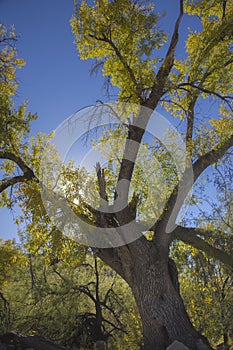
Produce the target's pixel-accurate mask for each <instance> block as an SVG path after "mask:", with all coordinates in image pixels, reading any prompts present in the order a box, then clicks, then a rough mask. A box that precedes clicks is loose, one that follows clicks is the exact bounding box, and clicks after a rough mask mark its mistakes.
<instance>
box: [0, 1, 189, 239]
mask: <svg viewBox="0 0 233 350" xmlns="http://www.w3.org/2000/svg"><path fill="white" fill-rule="evenodd" d="M154 3H155V7H156V8H157V9H158V10H159V12H160V13H161V14H163V13H166V14H167V16H166V17H164V18H163V19H162V20H161V24H160V26H161V28H163V29H164V30H165V31H166V32H168V33H169V32H170V33H171V32H172V29H173V26H174V22H175V20H176V17H177V15H178V11H179V1H178V0H163V1H159V0H158V1H154ZM72 13H73V0H40V1H38V0H0V20H1V23H3V24H4V25H6V26H8V27H9V26H10V25H12V24H14V26H15V29H16V33H17V35H18V37H19V39H18V43H17V48H18V52H19V57H21V58H23V59H24V60H25V61H26V65H25V66H24V67H23V68H22V69H21V70H20V71H19V72H18V80H19V83H20V84H19V89H18V93H17V96H16V99H15V103H16V105H20V104H21V103H22V102H23V101H25V100H27V101H28V111H30V112H32V113H37V115H38V120H37V121H34V122H33V123H32V134H36V133H38V132H42V133H49V132H51V131H52V130H54V129H56V127H57V126H58V125H59V124H60V123H61V122H63V121H64V120H65V119H66V118H67V117H69V116H70V115H72V114H73V113H74V112H76V111H77V110H79V109H81V108H84V107H86V106H89V105H93V104H95V103H96V101H97V100H102V101H105V102H107V101H108V99H107V98H106V94H105V90H104V88H103V80H102V78H101V76H100V75H99V76H97V77H95V76H90V68H91V65H92V61H91V60H89V61H81V60H80V59H79V57H78V54H77V51H76V48H75V45H74V43H73V41H74V38H73V35H72V33H71V28H70V24H69V20H70V18H71V16H72ZM192 25H195V19H194V18H193V19H191V22H190V19H187V17H185V18H184V19H183V22H182V28H181V33H182V34H181V44H180V45H179V47H178V52H177V54H178V55H180V56H182V55H183V54H184V38H185V36H186V35H187V33H188V27H189V26H192ZM15 235H16V226H15V224H14V223H13V218H12V213H9V212H8V211H7V209H0V237H3V238H5V239H6V238H11V237H14V236H15Z"/></svg>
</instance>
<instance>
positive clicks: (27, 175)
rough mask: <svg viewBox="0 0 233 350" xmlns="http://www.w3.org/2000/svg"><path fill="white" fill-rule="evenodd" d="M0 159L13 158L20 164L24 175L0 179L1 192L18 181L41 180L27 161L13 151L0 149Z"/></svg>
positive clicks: (12, 159)
mask: <svg viewBox="0 0 233 350" xmlns="http://www.w3.org/2000/svg"><path fill="white" fill-rule="evenodd" d="M0 159H7V160H11V161H12V162H14V163H15V164H16V165H18V166H19V168H20V169H21V170H22V172H23V175H19V176H13V177H10V178H5V179H2V180H1V181H0V193H1V192H3V191H4V190H5V189H7V188H8V187H9V186H13V185H15V184H16V183H20V182H21V183H22V182H26V181H28V180H32V179H35V180H36V182H39V180H38V179H37V177H36V176H35V174H34V172H33V171H32V169H31V168H29V167H28V166H27V165H26V163H25V162H24V161H23V160H22V158H21V157H19V156H16V155H15V154H14V153H12V152H3V151H0Z"/></svg>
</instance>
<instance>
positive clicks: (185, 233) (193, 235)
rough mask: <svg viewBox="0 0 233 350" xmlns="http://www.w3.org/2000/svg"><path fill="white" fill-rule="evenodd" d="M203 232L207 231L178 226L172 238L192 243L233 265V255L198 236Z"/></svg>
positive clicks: (213, 256) (209, 254)
mask: <svg viewBox="0 0 233 350" xmlns="http://www.w3.org/2000/svg"><path fill="white" fill-rule="evenodd" d="M203 233H205V231H204V230H201V229H198V228H190V227H181V226H178V227H177V228H176V229H175V230H174V231H173V233H172V240H175V239H178V240H181V241H182V242H184V243H186V244H190V245H192V246H193V247H194V248H197V249H199V250H202V251H203V252H205V253H206V254H207V255H208V256H210V257H212V258H215V259H217V260H219V261H221V262H222V263H224V264H225V265H228V266H230V267H233V257H232V256H231V255H228V254H227V253H226V252H224V251H223V250H221V249H218V248H215V247H213V246H212V245H210V244H209V243H207V242H206V241H204V240H203V239H202V238H200V237H198V235H202V234H203Z"/></svg>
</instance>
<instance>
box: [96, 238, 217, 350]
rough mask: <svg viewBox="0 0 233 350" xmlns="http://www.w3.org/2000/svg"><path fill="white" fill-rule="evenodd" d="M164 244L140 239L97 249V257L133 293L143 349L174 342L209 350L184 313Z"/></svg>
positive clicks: (173, 267) (159, 348) (158, 349)
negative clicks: (140, 325) (140, 324)
mask: <svg viewBox="0 0 233 350" xmlns="http://www.w3.org/2000/svg"><path fill="white" fill-rule="evenodd" d="M158 236H159V235H158V232H157V237H158ZM168 245H169V244H167V242H165V241H164V242H163V241H162V240H160V239H158V240H157V242H149V241H147V240H146V239H145V238H144V237H141V239H139V240H137V241H135V242H132V243H131V244H129V245H126V246H122V247H119V248H115V249H107V250H98V251H97V254H98V255H99V257H100V258H101V259H102V260H104V261H105V262H106V263H107V264H108V265H109V266H111V267H112V268H113V269H115V270H116V271H117V272H118V273H119V274H120V275H121V276H122V277H123V278H124V279H125V281H126V282H127V283H128V284H129V286H130V288H131V290H132V292H133V295H134V297H135V300H136V303H137V306H138V310H139V313H140V316H141V321H142V327H143V343H144V345H143V347H142V349H143V350H165V349H166V348H167V347H168V346H169V345H170V344H171V343H173V342H174V341H175V340H177V341H179V342H181V343H183V344H184V345H186V346H187V347H188V348H189V349H191V350H202V349H203V350H204V349H205V350H206V349H211V347H210V346H209V345H208V341H207V340H206V339H205V338H204V337H203V336H202V335H201V334H200V333H199V332H197V330H196V329H195V328H194V327H193V325H192V323H191V322H190V319H189V316H188V314H187V312H186V310H185V307H184V303H183V300H182V298H181V295H180V292H179V281H178V272H177V268H176V265H175V263H174V261H173V260H171V259H169V257H168ZM205 345H206V346H205Z"/></svg>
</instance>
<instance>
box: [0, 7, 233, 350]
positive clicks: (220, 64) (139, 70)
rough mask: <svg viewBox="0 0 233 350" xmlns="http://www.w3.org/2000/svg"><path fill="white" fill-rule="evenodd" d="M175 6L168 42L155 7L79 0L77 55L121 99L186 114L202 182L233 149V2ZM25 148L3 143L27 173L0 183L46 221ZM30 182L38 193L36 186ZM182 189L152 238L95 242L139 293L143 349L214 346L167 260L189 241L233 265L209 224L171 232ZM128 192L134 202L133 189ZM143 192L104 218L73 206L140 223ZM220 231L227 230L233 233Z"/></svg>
mask: <svg viewBox="0 0 233 350" xmlns="http://www.w3.org/2000/svg"><path fill="white" fill-rule="evenodd" d="M177 7H179V15H178V18H177V21H176V22H175V23H174V31H173V33H171V39H170V40H169V41H168V43H167V44H165V43H166V36H165V35H164V33H163V32H162V31H161V30H160V29H159V26H158V16H157V15H156V14H154V12H153V11H154V10H153V7H152V5H150V4H146V3H145V2H142V3H141V2H139V1H138V2H137V1H131V0H127V1H122V0H116V1H106V0H101V1H100V0H99V1H95V2H94V3H93V5H89V3H86V2H82V4H81V5H80V6H77V7H76V11H75V14H74V15H73V17H72V20H71V25H72V30H73V33H74V36H75V41H76V44H77V49H78V52H79V56H80V58H81V59H89V58H95V59H96V60H97V64H98V66H99V67H101V68H102V74H103V76H106V77H107V78H108V81H109V82H110V83H111V84H112V85H113V86H116V87H117V88H118V89H119V94H118V100H119V101H121V102H127V103H136V104H138V105H139V106H143V107H146V108H149V109H150V110H151V111H153V110H155V109H156V108H157V107H158V106H160V105H163V106H164V107H165V108H166V109H167V110H168V111H170V113H171V114H172V115H173V116H174V117H178V118H180V121H181V124H182V130H183V131H184V130H185V142H186V153H187V155H188V156H189V157H190V158H191V160H192V170H193V180H194V183H198V181H199V179H200V176H201V174H202V173H203V172H204V171H207V170H208V169H209V167H211V165H213V164H216V163H218V162H221V159H222V158H223V157H224V155H225V154H226V152H228V151H229V150H230V148H231V147H232V145H233V132H232V128H233V119H232V106H231V102H232V98H233V97H232V92H233V87H232V75H233V74H232V67H233V53H232V38H233V26H232V20H233V8H232V6H231V4H230V2H229V1H221V0H213V1H205V0H200V1H195V2H193V1H182V0H180V1H177ZM184 15H185V16H193V15H195V16H196V17H197V18H198V20H199V22H200V23H199V27H198V28H194V29H193V30H192V31H191V32H190V34H189V35H188V37H187V41H186V42H185V43H184V45H185V47H186V55H185V58H184V59H178V58H176V49H177V45H178V43H179V30H180V26H181V23H182V17H183V16H184ZM163 44H164V45H167V49H166V53H165V55H163V54H162V52H164V47H163V50H162V51H161V54H160V51H159V50H160V49H161V46H162V45H163ZM165 47H166V46H165ZM213 101H216V104H215V108H213V109H212V114H210V113H209V109H208V108H209V106H211V105H212V104H213ZM150 117H151V113H146V114H145V113H144V114H143V115H142V114H140V113H139V114H137V116H136V120H137V122H138V123H139V122H140V125H141V126H142V127H141V128H137V127H136V126H135V123H130V121H129V122H128V126H127V134H126V141H127V142H126V143H125V149H124V153H123V155H122V158H121V159H120V162H119V164H120V165H119V167H118V168H117V170H118V173H117V178H118V180H122V179H123V180H128V181H129V183H130V182H131V181H133V178H134V174H135V172H136V170H135V163H134V162H132V161H130V160H128V159H127V156H126V155H127V154H128V152H129V149H128V147H129V145H130V142H129V141H135V142H137V143H138V144H139V145H140V144H142V140H143V136H144V132H145V129H146V126H147V124H148V122H149V120H150ZM16 141H17V140H16ZM24 147H25V148H26V146H24ZM27 147H28V146H27ZM138 149H139V147H136V148H133V149H132V150H130V151H131V152H132V153H133V159H136V158H137V155H138ZM157 149H158V147H157ZM37 150H38V149H37ZM28 153H29V152H22V147H21V149H20V148H18V152H16V153H15V150H14V148H8V146H7V145H6V143H4V142H3V143H2V144H1V153H0V157H1V158H2V159H7V160H9V161H10V162H11V163H13V164H14V165H17V167H18V168H20V169H21V172H22V174H21V175H20V176H13V175H12V176H11V177H10V178H5V179H4V180H3V181H2V183H1V186H0V189H1V191H4V190H5V189H7V188H10V187H11V186H12V185H14V184H18V185H14V188H15V189H16V190H17V191H18V193H21V196H22V198H28V197H30V198H29V199H28V201H25V202H26V203H27V205H28V206H29V204H30V203H29V202H30V200H31V198H33V200H31V203H33V205H31V207H33V208H32V209H30V210H31V211H32V213H33V215H34V218H35V215H42V216H44V218H45V217H46V213H44V212H43V206H40V204H39V187H38V179H37V168H36V167H35V162H34V163H33V161H32V160H33V154H32V153H30V154H28ZM37 161H38V159H37ZM187 167H188V165H187ZM11 170H12V169H11ZM98 170H99V171H98V180H99V187H100V195H101V196H102V198H104V199H105V200H107V199H108V189H107V186H105V185H108V184H109V183H108V182H106V181H105V171H104V170H105V169H98ZM186 170H188V169H186ZM76 174H77V175H78V173H76ZM72 175H74V172H73V174H72ZM185 175H186V171H185V172H184V176H183V178H182V179H181V180H180V182H181V183H182V181H183V182H184V181H186V178H185ZM106 176H107V171H106ZM72 179H74V177H73V176H72ZM81 180H82V179H80V181H81ZM103 185H104V186H103ZM190 186H191V185H190ZM32 188H36V189H37V191H35V190H34V192H33V191H32ZM178 188H179V182H177V181H174V182H173V185H172V186H171V188H170V190H169V191H168V193H169V197H168V198H167V200H166V205H165V206H164V209H163V212H162V213H161V215H160V216H159V219H158V220H157V222H156V223H155V224H154V225H153V226H152V227H151V228H150V234H147V235H146V234H142V235H141V237H140V238H139V239H137V240H135V241H133V242H131V243H128V244H125V245H122V246H119V247H110V248H105V249H101V248H93V251H94V252H95V254H97V255H98V256H99V257H100V258H101V259H102V260H103V261H104V262H105V263H106V264H108V265H109V266H111V267H112V268H113V269H114V270H115V271H116V272H117V273H118V274H119V275H120V276H121V277H122V278H123V279H124V280H125V281H126V282H127V283H128V285H129V286H130V288H131V290H132V293H133V295H134V298H135V300H136V303H137V306H138V310H139V313H140V316H141V321H142V326H143V346H142V349H158V350H161V349H166V347H167V346H168V345H169V344H171V343H172V342H173V341H174V340H178V341H181V342H182V343H184V344H185V345H186V346H188V347H189V348H190V349H193V350H195V349H199V348H200V346H201V343H206V347H207V348H210V346H209V345H207V344H208V342H207V341H206V340H205V339H204V338H203V337H202V335H201V334H200V333H199V332H198V331H197V330H196V329H195V327H194V326H193V325H192V323H191V322H190V319H189V316H188V314H187V312H186V310H185V307H184V303H183V300H182V298H181V296H180V291H179V282H178V274H177V269H176V265H175V263H174V261H173V260H172V259H171V258H170V257H169V248H170V247H171V244H172V242H173V241H175V240H180V241H183V242H184V243H186V244H189V245H192V246H193V247H194V248H196V249H198V250H200V251H203V252H205V254H207V255H208V256H210V257H211V258H213V259H215V260H218V261H220V262H222V263H223V264H226V265H228V266H230V267H232V265H233V259H232V257H231V255H230V254H229V252H228V251H225V250H224V249H221V247H219V246H218V245H217V244H216V243H215V241H211V239H209V237H211V235H212V234H216V232H212V231H211V228H210V227H208V228H207V229H206V228H203V227H202V226H200V227H198V226H196V227H193V226H192V227H189V226H187V225H186V226H183V227H182V226H180V225H178V226H177V227H176V228H175V229H174V230H173V231H172V232H167V223H168V222H169V219H170V218H171V215H173V214H174V208H175V206H176V203H177V195H178ZM35 193H38V195H37V196H36V195H35ZM115 193H116V191H115ZM117 195H118V196H120V195H121V193H116V196H117ZM123 195H124V197H125V196H126V197H127V199H128V193H126V195H125V193H124V194H123ZM35 197H36V198H35ZM138 198H139V197H138V196H137V195H135V196H133V198H132V199H131V201H130V202H129V204H128V205H127V206H126V207H125V208H124V209H123V210H122V211H121V212H119V213H112V214H111V215H109V214H108V216H104V215H101V217H99V213H98V211H95V212H93V210H91V208H90V207H88V205H87V204H85V202H82V206H81V205H80V206H78V205H77V206H76V209H75V210H76V214H77V215H80V216H82V217H83V218H84V217H86V220H88V221H89V222H91V221H92V222H93V223H94V224H96V223H101V225H103V226H104V227H111V228H115V229H117V227H121V226H122V225H124V224H125V223H128V222H130V221H131V220H132V218H136V219H137V210H138V208H139V207H140V201H139V200H138ZM184 199H185V198H183V201H184ZM80 203H81V202H80ZM154 205H155V206H156V203H154ZM180 206H181V205H180ZM28 208H29V207H28ZM35 208H37V209H35ZM178 209H180V208H178ZM176 212H177V213H178V210H177V207H176ZM46 220H47V219H46ZM45 223H46V222H45ZM135 225H137V220H135ZM138 225H140V223H138ZM48 227H49V223H48ZM221 233H222V234H223V233H225V234H226V235H228V236H229V235H230V233H229V232H221Z"/></svg>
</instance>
